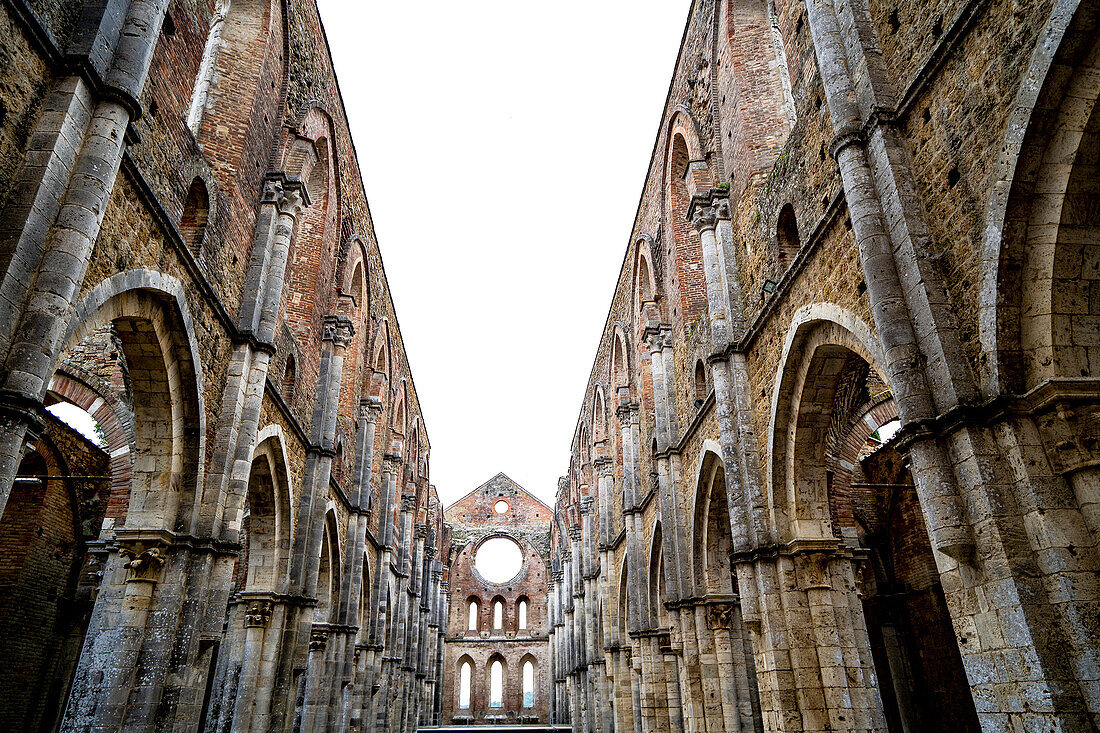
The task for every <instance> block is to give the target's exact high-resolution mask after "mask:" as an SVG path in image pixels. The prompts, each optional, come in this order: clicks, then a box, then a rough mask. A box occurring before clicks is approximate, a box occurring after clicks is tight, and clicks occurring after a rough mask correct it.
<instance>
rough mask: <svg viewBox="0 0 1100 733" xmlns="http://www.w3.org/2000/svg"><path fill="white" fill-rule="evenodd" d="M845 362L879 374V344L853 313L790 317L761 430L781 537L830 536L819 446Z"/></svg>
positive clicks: (810, 310)
mask: <svg viewBox="0 0 1100 733" xmlns="http://www.w3.org/2000/svg"><path fill="white" fill-rule="evenodd" d="M851 359H855V360H862V361H863V362H864V363H865V364H866V365H867V368H868V369H869V370H870V372H871V373H874V374H877V375H879V377H880V378H881V379H885V377H886V374H887V372H886V371H885V369H884V368H883V366H882V365H883V364H884V362H885V360H884V359H883V358H882V352H881V348H880V346H879V344H878V342H877V340H876V339H875V338H874V337H873V336H872V335H871V332H870V329H869V328H867V326H866V325H865V324H864V323H863V322H862V321H860V320H859V318H858V317H856V316H855V315H854V314H852V313H850V312H848V311H845V310H843V309H841V308H839V307H837V306H834V305H831V304H814V305H809V306H805V307H804V308H802V309H800V310H799V311H798V312H797V313H796V314H795V317H794V319H793V320H792V323H791V326H790V329H789V330H788V333H787V339H786V343H785V345H784V349H783V357H782V358H781V360H780V363H779V369H778V370H777V373H776V374H777V376H776V381H775V385H774V388H773V392H772V413H771V426H770V429H769V433H768V434H769V443H770V460H769V462H768V481H767V484H768V504H769V509H770V511H771V521H772V527H773V529H774V531H775V532H776V537H777V538H778V539H779V540H780V541H782V542H785V541H788V540H791V539H795V538H810V539H823V538H830V537H833V536H834V531H835V529H836V528H835V527H834V526H833V524H834V523H833V522H832V520H831V512H830V498H829V487H828V486H827V484H828V477H827V474H826V463H825V458H826V457H825V446H826V444H827V436H828V431H829V422H830V420H831V419H832V418H833V412H834V399H835V398H836V395H837V390H838V387H839V386H840V379H841V374H842V371H843V368H844V365H845V364H846V363H848V360H851Z"/></svg>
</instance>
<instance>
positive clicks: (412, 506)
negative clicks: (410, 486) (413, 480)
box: [401, 494, 416, 512]
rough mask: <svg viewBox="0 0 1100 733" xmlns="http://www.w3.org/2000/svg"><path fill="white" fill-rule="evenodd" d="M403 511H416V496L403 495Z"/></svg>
mask: <svg viewBox="0 0 1100 733" xmlns="http://www.w3.org/2000/svg"><path fill="white" fill-rule="evenodd" d="M401 511H403V512H414V511H416V494H402V495H401Z"/></svg>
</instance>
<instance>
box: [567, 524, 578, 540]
mask: <svg viewBox="0 0 1100 733" xmlns="http://www.w3.org/2000/svg"><path fill="white" fill-rule="evenodd" d="M569 539H571V540H573V541H574V542H580V541H581V526H580V525H579V524H575V525H573V526H572V527H570V528H569Z"/></svg>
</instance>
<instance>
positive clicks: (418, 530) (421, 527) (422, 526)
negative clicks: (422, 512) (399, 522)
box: [413, 522, 428, 540]
mask: <svg viewBox="0 0 1100 733" xmlns="http://www.w3.org/2000/svg"><path fill="white" fill-rule="evenodd" d="M413 537H415V538H416V539H417V540H423V539H426V538H427V537H428V525H427V524H426V523H425V522H417V523H416V524H415V525H413Z"/></svg>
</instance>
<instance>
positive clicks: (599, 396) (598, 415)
mask: <svg viewBox="0 0 1100 733" xmlns="http://www.w3.org/2000/svg"><path fill="white" fill-rule="evenodd" d="M607 430H608V428H607V398H606V396H605V395H604V388H603V385H602V384H597V385H596V386H595V387H594V388H593V389H592V440H593V441H595V442H596V443H602V442H604V441H605V440H607Z"/></svg>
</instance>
